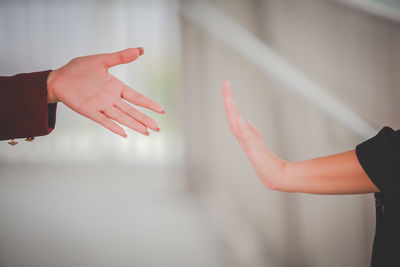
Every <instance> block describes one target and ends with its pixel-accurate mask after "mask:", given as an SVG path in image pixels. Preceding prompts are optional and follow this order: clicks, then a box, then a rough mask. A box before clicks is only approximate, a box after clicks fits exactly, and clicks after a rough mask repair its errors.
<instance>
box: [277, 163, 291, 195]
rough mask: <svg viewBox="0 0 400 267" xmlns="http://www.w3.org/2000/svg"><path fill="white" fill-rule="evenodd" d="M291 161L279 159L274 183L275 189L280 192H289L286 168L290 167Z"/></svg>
mask: <svg viewBox="0 0 400 267" xmlns="http://www.w3.org/2000/svg"><path fill="white" fill-rule="evenodd" d="M290 165H291V162H289V161H285V160H280V162H279V169H278V175H277V179H276V180H277V183H276V185H275V190H276V191H280V192H291V191H290V189H289V186H288V184H287V178H288V169H289V168H290Z"/></svg>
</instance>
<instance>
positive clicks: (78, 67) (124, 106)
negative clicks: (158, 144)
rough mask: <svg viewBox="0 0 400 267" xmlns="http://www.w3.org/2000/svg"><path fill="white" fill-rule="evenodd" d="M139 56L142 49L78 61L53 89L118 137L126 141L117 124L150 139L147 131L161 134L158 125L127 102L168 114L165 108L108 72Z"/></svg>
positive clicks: (56, 77)
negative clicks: (109, 69)
mask: <svg viewBox="0 0 400 267" xmlns="http://www.w3.org/2000/svg"><path fill="white" fill-rule="evenodd" d="M139 55H140V51H139V50H138V49H127V50H123V51H121V52H117V53H112V54H102V55H94V56H87V57H80V58H75V59H73V60H71V61H70V62H69V63H68V64H67V65H65V66H63V67H62V68H60V69H58V70H56V71H55V74H54V78H53V79H51V81H50V82H49V86H51V87H52V91H53V92H54V95H55V96H56V98H57V100H59V101H61V102H63V103H64V104H66V105H67V106H68V107H70V108H71V109H72V110H74V111H76V112H78V113H79V114H82V115H84V116H86V117H88V118H90V119H92V120H94V121H96V122H98V123H100V124H101V125H103V126H104V127H106V128H108V129H109V130H111V131H113V132H114V133H117V134H119V135H121V136H124V137H126V134H125V132H124V130H123V129H122V128H121V127H120V126H119V125H117V124H116V123H115V122H114V121H116V122H118V123H120V124H122V125H125V126H128V127H129V128H132V129H134V130H136V131H138V132H141V133H143V134H146V135H148V134H149V133H148V131H147V127H149V128H150V129H153V130H156V131H158V130H159V128H158V125H157V123H156V122H155V121H154V120H153V119H151V118H150V117H148V116H147V115H145V114H143V113H141V112H140V111H138V110H136V109H134V108H133V107H132V106H131V105H129V104H128V103H127V102H126V101H124V100H127V101H128V102H130V103H132V104H136V105H138V106H142V107H146V108H149V109H151V110H153V111H156V112H158V113H164V110H163V109H162V107H161V105H160V104H158V103H157V102H155V101H153V100H151V99H149V98H147V97H145V96H143V95H142V94H140V93H138V92H136V91H134V90H133V89H131V88H129V87H128V86H127V85H125V84H124V83H123V82H121V81H120V80H118V79H117V78H115V77H114V76H113V75H111V74H109V72H108V68H110V67H112V66H115V65H117V64H123V63H128V62H131V61H133V60H135V59H136V58H137V57H138V56H139ZM49 79H50V77H49Z"/></svg>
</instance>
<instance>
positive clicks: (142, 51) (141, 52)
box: [137, 47, 144, 55]
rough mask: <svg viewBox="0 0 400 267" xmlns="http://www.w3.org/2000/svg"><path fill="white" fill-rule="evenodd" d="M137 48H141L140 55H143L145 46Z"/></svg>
mask: <svg viewBox="0 0 400 267" xmlns="http://www.w3.org/2000/svg"><path fill="white" fill-rule="evenodd" d="M137 49H139V52H140V55H143V54H144V49H143V47H138V48H137Z"/></svg>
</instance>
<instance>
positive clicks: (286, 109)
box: [0, 0, 400, 267]
mask: <svg viewBox="0 0 400 267" xmlns="http://www.w3.org/2000/svg"><path fill="white" fill-rule="evenodd" d="M399 22H400V4H399V2H398V1H396V0H386V1H384V0H381V1H378V0H296V1H295V0H264V1H263V0H258V1H257V0H241V1H239V0H237V1H229V0H209V1H184V0H181V1H179V0H165V1H152V0H150V1H128V0H126V1H123V0H115V1H106V0H104V1H60V0H57V1H51V0H47V1H33V0H32V1H28V0H27V1H22V0H20V1H11V0H10V1H5V0H1V1H0V44H1V49H0V74H1V75H3V76H5V75H13V74H16V73H22V72H33V71H40V70H46V69H56V68H58V67H60V66H62V65H63V64H65V63H67V62H68V61H69V60H70V59H72V58H74V57H77V56H83V55H89V54H95V53H104V52H112V51H116V50H120V49H124V48H127V47H137V46H142V47H144V49H145V54H144V56H143V57H141V58H139V59H138V60H137V61H136V62H134V63H131V64H128V65H123V66H118V67H115V68H113V69H112V70H111V72H112V73H113V74H114V75H115V76H117V77H118V78H119V79H121V80H123V81H124V82H126V83H127V84H129V85H131V86H132V87H133V88H135V89H136V90H138V91H140V92H142V93H143V94H145V95H147V96H150V97H152V98H154V99H155V100H156V101H158V102H160V103H161V104H162V105H163V106H164V107H165V109H166V111H167V114H166V115H164V116H160V115H157V114H154V113H152V112H148V111H144V112H146V113H147V114H148V115H150V116H152V117H153V118H155V119H156V120H157V121H158V122H159V124H160V126H161V128H162V131H161V132H160V133H152V134H151V135H150V137H145V136H141V135H139V134H137V133H135V132H133V131H131V130H127V133H128V136H129V138H128V139H126V140H125V139H123V138H121V137H119V136H117V135H113V134H111V133H110V132H108V131H107V130H105V129H103V128H102V127H101V126H99V125H97V124H95V123H94V122H91V121H89V120H87V119H86V118H83V117H81V116H79V115H77V114H76V113H74V112H72V111H70V110H69V109H68V108H66V107H65V106H64V105H63V104H59V105H58V111H57V123H56V128H55V131H54V132H53V133H51V134H50V135H49V136H46V137H39V138H37V139H36V140H35V141H34V142H33V143H26V142H25V141H23V140H20V143H19V144H18V145H16V146H10V145H8V144H7V142H5V141H4V142H1V143H0V266H7V267H8V266H13V267H28V266H29V267H64V266H65V267H71V266H76V267H88V266H97V267H102V266H114V267H122V266H174V267H179V266H207V267H213V266H221V267H224V266H229V267H235V266H255V267H258V266H267V267H275V266H276V267H286V266H287V267H292V266H298V267H302V266H303V267H314V266H315V267H317V266H318V267H320V266H324V267H325V266H327V267H330V266H332V267H333V266H335V267H336V266H352V267H354V266H369V262H370V255H371V249H372V241H373V235H374V227H375V211H374V200H373V195H372V194H370V195H352V196H321V195H305V194H303V195H302V194H284V193H279V192H273V191H270V190H268V189H266V188H265V187H264V186H263V185H262V184H261V182H260V181H259V179H258V178H257V176H256V175H255V173H254V171H253V170H252V168H251V166H250V164H249V163H248V161H247V159H246V157H245V155H244V153H243V152H242V151H241V149H240V147H239V145H238V144H237V142H236V140H235V139H234V137H233V135H232V134H231V133H230V132H229V129H228V127H227V123H226V120H225V114H224V110H223V105H222V97H221V85H222V82H223V80H225V79H230V81H231V85H232V88H233V90H234V94H235V96H236V98H237V102H238V106H239V109H240V111H241V113H242V114H243V116H244V117H245V118H247V119H249V120H250V121H251V122H252V123H253V124H254V125H255V126H256V127H257V128H259V130H260V131H261V133H262V135H263V137H264V140H265V143H266V144H267V145H268V146H269V147H270V148H271V149H272V151H274V152H275V153H277V154H278V155H279V156H280V157H283V158H285V159H287V160H293V161H296V160H304V159H309V158H313V157H319V156H323V155H328V154H332V153H338V152H342V151H345V150H350V149H354V147H355V146H356V145H357V144H358V143H360V142H362V141H363V140H365V139H367V138H369V137H372V136H373V135H374V134H375V133H376V132H377V131H378V130H379V129H380V127H382V126H384V125H389V126H391V127H393V128H396V129H397V128H399V127H400V118H399V116H398V114H399V112H400V108H399V105H398V104H397V102H398V99H400V90H398V88H399V85H400V75H399V69H400V26H399ZM6 115H7V114H0V116H6Z"/></svg>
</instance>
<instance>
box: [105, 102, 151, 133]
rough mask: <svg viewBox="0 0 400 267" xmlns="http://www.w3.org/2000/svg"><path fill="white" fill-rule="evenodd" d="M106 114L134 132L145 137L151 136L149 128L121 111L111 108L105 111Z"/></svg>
mask: <svg viewBox="0 0 400 267" xmlns="http://www.w3.org/2000/svg"><path fill="white" fill-rule="evenodd" d="M104 114H105V115H107V116H108V117H109V118H110V119H112V120H114V121H116V122H119V123H121V124H122V125H125V126H127V127H129V128H131V129H132V130H135V131H137V132H139V133H142V134H144V135H149V134H150V133H149V132H148V131H147V127H146V126H144V125H143V124H141V123H140V122H138V121H137V120H135V119H133V118H131V117H130V116H128V114H126V113H124V112H122V111H121V110H119V109H117V108H115V107H111V108H109V109H107V110H105V111H104Z"/></svg>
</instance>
